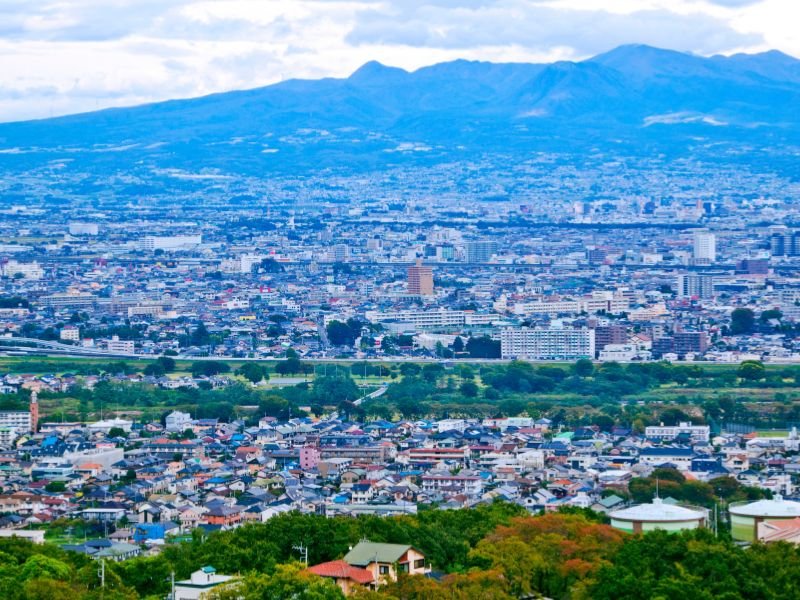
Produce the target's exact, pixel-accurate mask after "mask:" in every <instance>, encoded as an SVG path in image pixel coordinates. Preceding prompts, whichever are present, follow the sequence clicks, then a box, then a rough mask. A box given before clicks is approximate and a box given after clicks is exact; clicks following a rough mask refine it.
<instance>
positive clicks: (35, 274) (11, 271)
mask: <svg viewBox="0 0 800 600" xmlns="http://www.w3.org/2000/svg"><path fill="white" fill-rule="evenodd" d="M0 274H2V275H3V277H12V278H13V277H16V276H22V277H23V278H24V279H35V280H36V279H41V278H42V277H44V269H42V267H41V266H40V265H39V263H38V262H36V261H33V262H29V263H22V262H17V261H16V260H9V261H8V262H6V263H0Z"/></svg>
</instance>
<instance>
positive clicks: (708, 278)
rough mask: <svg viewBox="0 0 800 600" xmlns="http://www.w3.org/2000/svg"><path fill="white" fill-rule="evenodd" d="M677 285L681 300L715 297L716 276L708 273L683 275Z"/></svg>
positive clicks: (679, 276)
mask: <svg viewBox="0 0 800 600" xmlns="http://www.w3.org/2000/svg"><path fill="white" fill-rule="evenodd" d="M676 283H677V293H678V297H679V298H713V297H714V276H713V275H710V274H708V273H681V274H680V275H678V276H677V278H676Z"/></svg>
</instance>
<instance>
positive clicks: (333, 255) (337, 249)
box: [328, 244, 350, 263]
mask: <svg viewBox="0 0 800 600" xmlns="http://www.w3.org/2000/svg"><path fill="white" fill-rule="evenodd" d="M328 256H329V257H330V260H331V261H332V262H339V263H343V262H347V261H348V260H350V246H348V245H347V244H335V245H334V246H333V247H332V248H331V249H330V250H329V251H328Z"/></svg>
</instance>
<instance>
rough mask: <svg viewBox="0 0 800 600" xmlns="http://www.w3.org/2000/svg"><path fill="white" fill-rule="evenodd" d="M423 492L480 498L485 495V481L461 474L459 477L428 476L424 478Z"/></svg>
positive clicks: (475, 476) (474, 476) (477, 477)
mask: <svg viewBox="0 0 800 600" xmlns="http://www.w3.org/2000/svg"><path fill="white" fill-rule="evenodd" d="M422 491H424V492H425V493H426V494H430V493H433V492H444V493H451V494H466V495H468V496H478V495H480V494H481V493H483V479H481V478H480V477H479V476H477V475H464V474H461V473H459V474H458V475H444V474H442V475H438V474H428V475H423V476H422Z"/></svg>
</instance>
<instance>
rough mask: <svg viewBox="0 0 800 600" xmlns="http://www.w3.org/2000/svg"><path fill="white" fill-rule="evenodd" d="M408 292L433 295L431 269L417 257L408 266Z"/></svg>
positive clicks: (418, 294)
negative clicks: (414, 261) (412, 263)
mask: <svg viewBox="0 0 800 600" xmlns="http://www.w3.org/2000/svg"><path fill="white" fill-rule="evenodd" d="M407 290H408V293H409V294H413V295H417V296H432V295H433V269H431V268H430V267H426V266H425V265H423V264H422V260H421V259H418V260H417V261H416V263H415V264H414V265H412V266H410V267H408V287H407Z"/></svg>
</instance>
